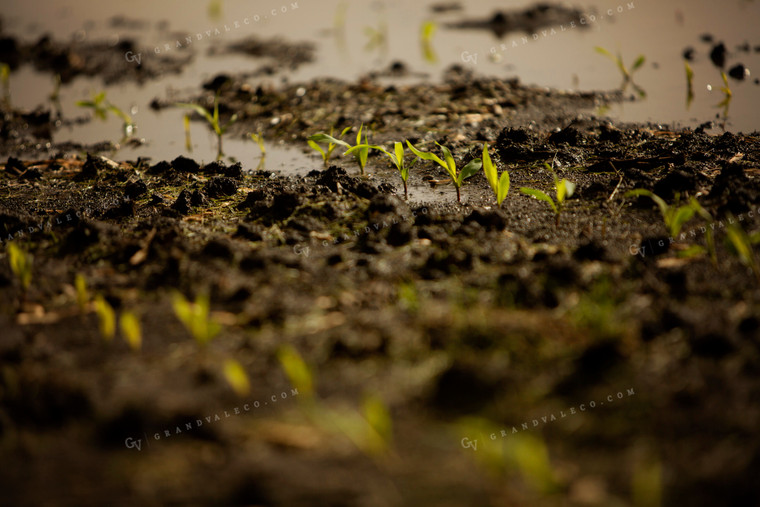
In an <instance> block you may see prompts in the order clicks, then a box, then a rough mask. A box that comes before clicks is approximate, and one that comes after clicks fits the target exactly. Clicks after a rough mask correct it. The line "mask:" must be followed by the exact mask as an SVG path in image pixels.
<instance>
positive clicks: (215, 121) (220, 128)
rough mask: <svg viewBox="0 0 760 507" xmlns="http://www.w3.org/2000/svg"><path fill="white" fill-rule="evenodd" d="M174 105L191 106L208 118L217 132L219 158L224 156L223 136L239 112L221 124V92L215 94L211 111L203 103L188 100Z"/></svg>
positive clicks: (207, 120)
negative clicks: (193, 102)
mask: <svg viewBox="0 0 760 507" xmlns="http://www.w3.org/2000/svg"><path fill="white" fill-rule="evenodd" d="M174 105H175V106H177V107H187V108H190V109H192V110H193V111H195V112H196V113H198V114H199V115H200V116H202V117H203V118H204V119H205V120H206V122H207V123H208V124H209V126H210V127H211V128H212V130H213V131H214V133H215V134H216V141H217V152H216V157H217V159H219V158H222V156H224V151H223V150H222V136H223V135H224V134H225V132H227V129H229V128H230V126H232V124H233V123H235V122H236V121H237V119H238V116H237V114H233V115H232V116H231V117H230V120H229V121H228V122H227V123H225V124H224V125H222V124H221V122H220V119H219V92H217V93H216V95H214V109H213V112H209V110H208V109H206V108H205V107H203V106H201V105H198V104H192V103H188V102H177V103H176V104H174Z"/></svg>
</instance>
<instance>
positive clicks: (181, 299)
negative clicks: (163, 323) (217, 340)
mask: <svg viewBox="0 0 760 507" xmlns="http://www.w3.org/2000/svg"><path fill="white" fill-rule="evenodd" d="M172 307H173V308H174V314H175V315H176V316H177V318H178V319H179V321H180V322H182V324H184V325H185V328H186V329H187V330H188V331H189V332H190V334H191V335H192V336H193V338H194V339H195V341H196V342H197V343H198V345H200V346H205V345H206V344H207V343H208V342H210V341H211V340H212V339H213V338H214V337H215V336H216V335H217V334H219V332H220V331H221V330H222V328H221V326H220V325H219V324H218V323H217V322H216V321H214V320H213V319H212V318H211V316H210V303H209V299H208V296H206V295H205V294H199V295H198V296H197V297H196V298H195V303H191V302H190V301H188V300H187V299H185V296H183V295H182V294H181V293H179V292H176V291H175V292H174V293H173V294H172Z"/></svg>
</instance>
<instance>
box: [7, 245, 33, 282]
mask: <svg viewBox="0 0 760 507" xmlns="http://www.w3.org/2000/svg"><path fill="white" fill-rule="evenodd" d="M6 251H7V252H8V264H9V265H10V267H11V271H12V272H13V274H14V275H16V278H18V280H19V282H20V283H21V289H22V290H23V291H24V293H26V291H27V290H28V289H29V286H30V285H31V283H32V264H33V262H34V260H33V258H32V256H31V255H30V254H28V253H26V252H25V251H24V250H23V249H22V248H21V247H20V246H18V245H17V244H16V243H14V242H10V243H8V247H7V250H6Z"/></svg>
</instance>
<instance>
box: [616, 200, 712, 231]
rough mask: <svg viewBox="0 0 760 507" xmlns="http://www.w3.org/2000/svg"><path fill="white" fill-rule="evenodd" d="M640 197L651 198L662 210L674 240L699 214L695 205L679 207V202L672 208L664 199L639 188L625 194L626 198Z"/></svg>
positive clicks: (663, 217)
mask: <svg viewBox="0 0 760 507" xmlns="http://www.w3.org/2000/svg"><path fill="white" fill-rule="evenodd" d="M639 196H643V197H649V198H650V199H652V200H653V201H654V202H655V203H656V204H657V206H658V207H659V208H660V214H661V215H662V219H663V221H664V222H665V227H667V229H668V232H669V233H670V237H672V238H674V239H675V238H677V237H678V235H679V234H681V229H682V228H683V226H684V224H685V223H686V222H688V221H689V220H691V218H692V217H693V216H694V214H695V213H696V212H697V208H696V207H694V205H693V203H689V204H684V205H682V206H679V205H678V201H676V203H675V204H673V205H672V206H670V205H668V203H666V202H665V200H664V199H662V198H661V197H659V196H658V195H656V194H655V193H654V192H651V191H649V190H645V189H641V188H639V189H635V190H630V191H628V192H626V194H625V197H639Z"/></svg>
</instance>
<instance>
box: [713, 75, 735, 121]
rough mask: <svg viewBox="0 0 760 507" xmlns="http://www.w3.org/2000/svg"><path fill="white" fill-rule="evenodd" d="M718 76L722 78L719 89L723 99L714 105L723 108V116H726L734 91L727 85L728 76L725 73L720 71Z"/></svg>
mask: <svg viewBox="0 0 760 507" xmlns="http://www.w3.org/2000/svg"><path fill="white" fill-rule="evenodd" d="M720 77H721V79H722V80H723V86H721V88H720V91H722V92H723V100H721V101H720V103H718V105H717V106H715V107H722V108H723V117H724V118H727V117H728V107H729V106H730V105H731V99H733V97H734V92H732V91H731V87H730V86H729V85H728V77H727V76H726V73H725V72H723V71H721V73H720Z"/></svg>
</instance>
